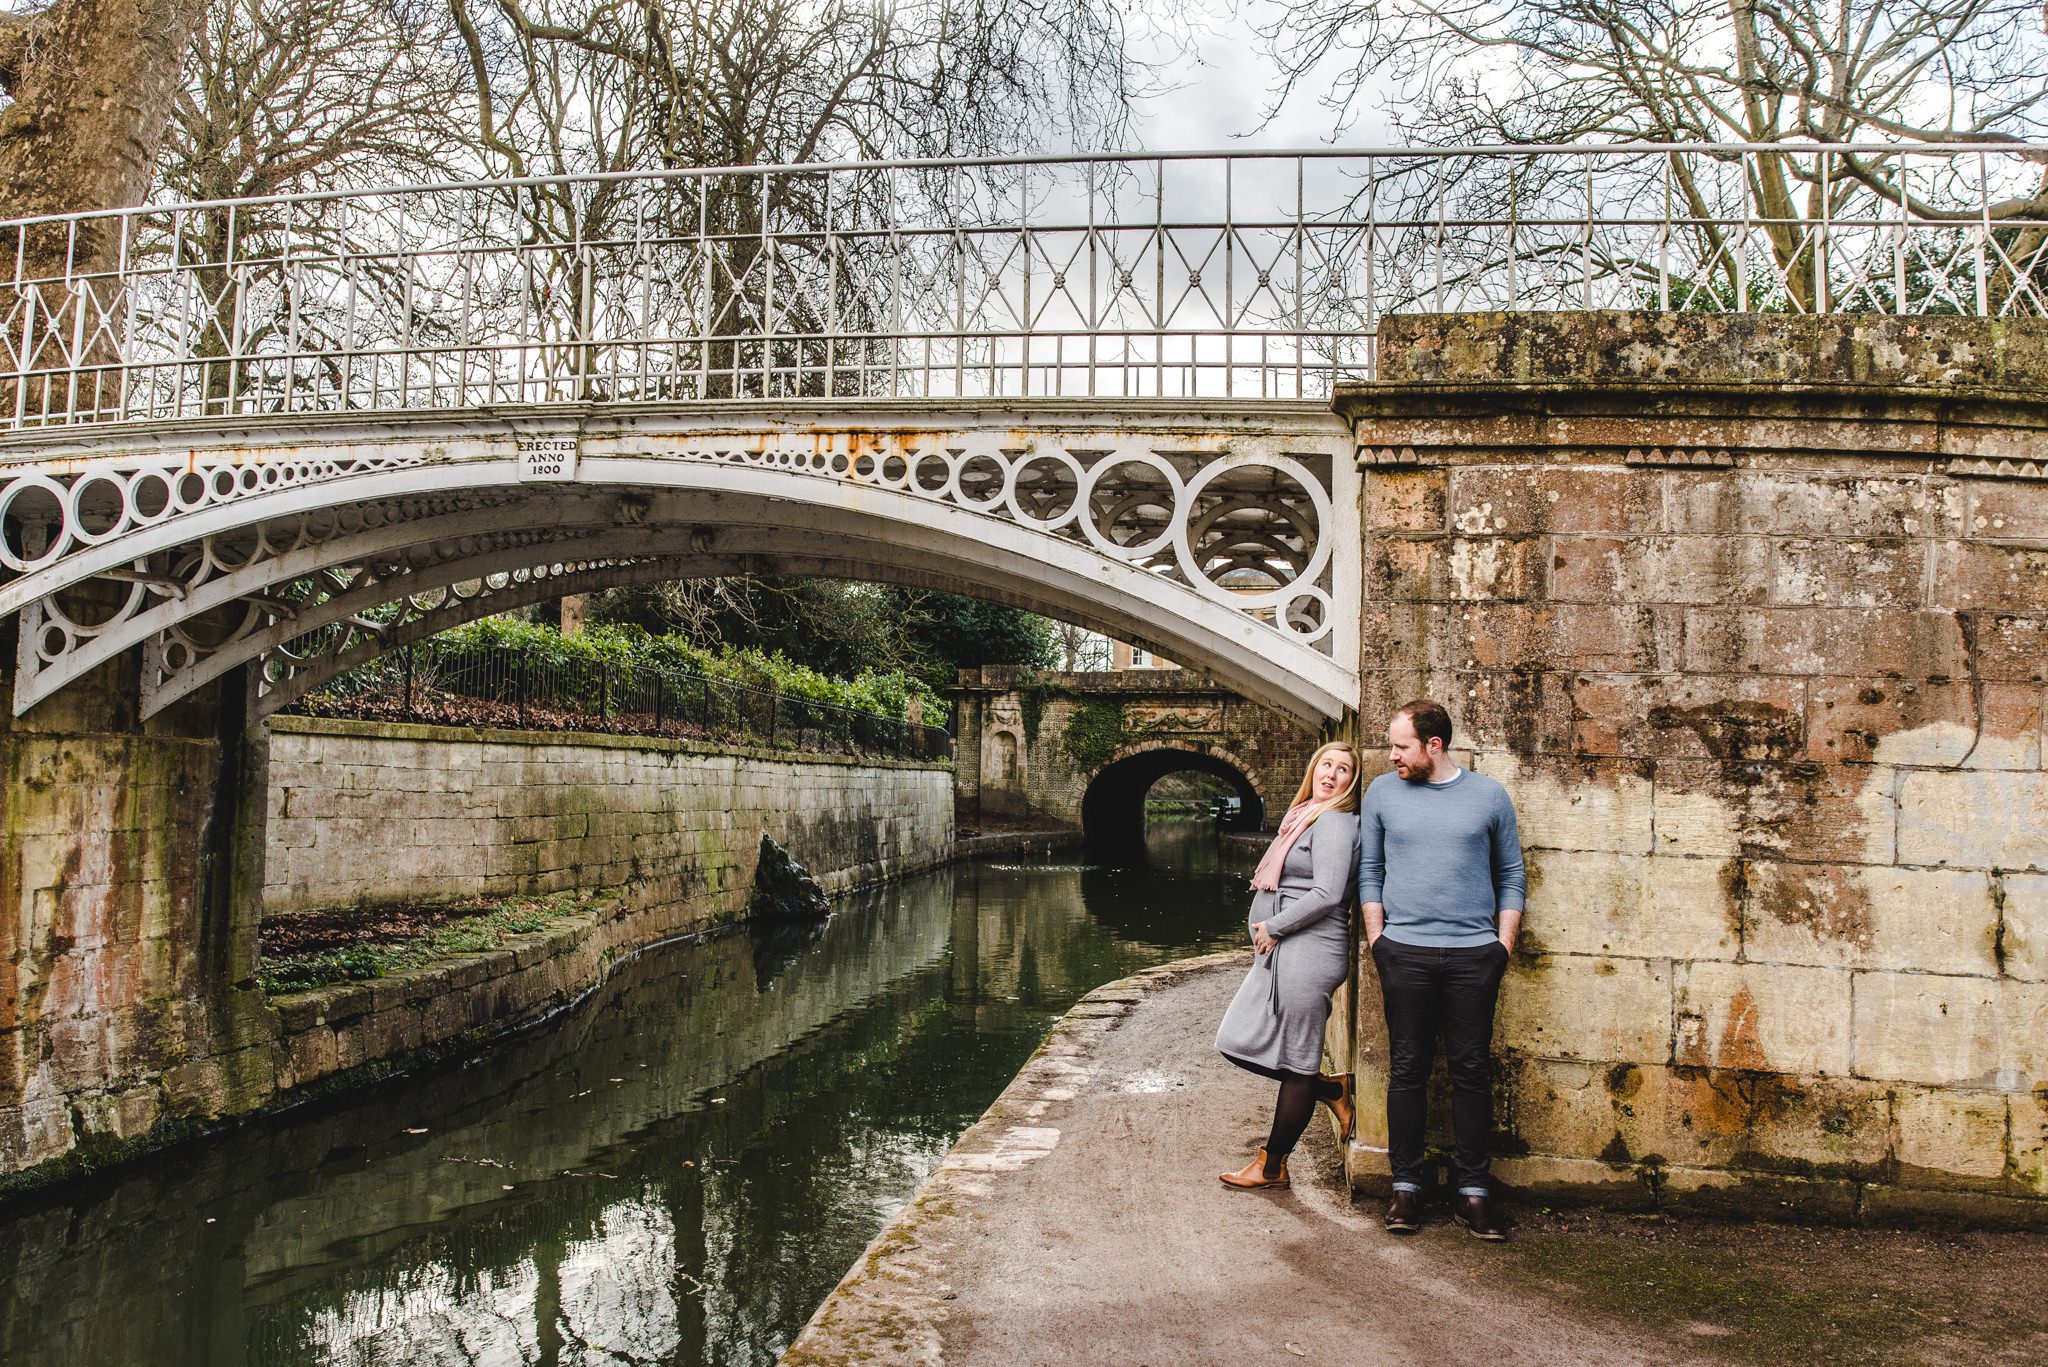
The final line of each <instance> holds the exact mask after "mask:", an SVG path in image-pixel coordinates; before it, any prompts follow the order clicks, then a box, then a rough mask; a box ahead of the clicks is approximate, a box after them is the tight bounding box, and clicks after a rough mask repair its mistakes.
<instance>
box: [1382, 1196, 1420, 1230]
mask: <svg viewBox="0 0 2048 1367" xmlns="http://www.w3.org/2000/svg"><path fill="white" fill-rule="evenodd" d="M1382 1223H1383V1224H1385V1225H1386V1227H1387V1232H1388V1233H1389V1234H1413V1233H1414V1232H1415V1231H1416V1230H1418V1229H1421V1228H1422V1193H1421V1192H1419V1191H1409V1190H1408V1189H1407V1188H1406V1187H1400V1188H1396V1189H1395V1191H1394V1201H1393V1204H1392V1205H1390V1206H1388V1207H1387V1218H1386V1219H1385V1220H1384V1221H1382Z"/></svg>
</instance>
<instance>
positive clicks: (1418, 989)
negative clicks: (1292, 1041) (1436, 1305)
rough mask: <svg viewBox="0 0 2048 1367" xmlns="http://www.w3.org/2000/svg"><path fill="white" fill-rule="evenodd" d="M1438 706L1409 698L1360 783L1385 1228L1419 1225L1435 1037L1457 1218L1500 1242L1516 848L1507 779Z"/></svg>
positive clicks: (1517, 924)
mask: <svg viewBox="0 0 2048 1367" xmlns="http://www.w3.org/2000/svg"><path fill="white" fill-rule="evenodd" d="M1450 743H1451V718H1450V714H1449V713H1448V712H1446V711H1445V710H1444V708H1443V705H1442V704H1441V703H1435V702H1430V701H1428V700H1426V699H1425V700H1420V701H1417V702H1411V703H1409V704H1408V705H1407V706H1405V707H1403V708H1402V709H1401V710H1400V711H1398V712H1396V713H1395V714H1394V719H1393V720H1392V721H1391V722H1389V723H1388V724H1387V758H1388V760H1389V761H1391V762H1392V764H1393V772H1392V773H1388V774H1381V775H1380V776H1379V777H1378V778H1376V779H1374V780H1373V781H1372V784H1371V786H1370V787H1368V788H1367V789H1366V790H1365V800H1364V801H1363V803H1362V804H1361V805H1360V808H1359V818H1358V896H1359V900H1360V901H1362V902H1364V903H1365V937H1366V942H1367V944H1368V945H1369V946H1370V949H1371V953H1372V960H1373V964H1374V965H1375V966H1376V967H1377V968H1378V969H1379V975H1380V993H1381V996H1382V997H1383V998H1384V1000H1385V1003H1386V1010H1387V1041H1388V1076H1387V1158H1388V1160H1389V1162H1390V1164H1391V1166H1392V1167H1393V1171H1394V1200H1393V1204H1392V1205H1391V1206H1389V1207H1388V1209H1387V1217H1386V1226H1387V1228H1388V1229H1389V1230H1391V1231H1393V1232H1394V1233H1396V1234H1412V1233H1414V1232H1415V1231H1416V1230H1417V1229H1418V1228H1420V1227H1421V1223H1422V1139H1423V1129H1424V1126H1425V1121H1426V1096H1427V1091H1428V1086H1429V1070H1430V1067H1431V1065H1432V1064H1434V1063H1435V1061H1436V1042H1437V1036H1438V1035H1439V1034H1441V1035H1442V1036H1443V1040H1444V1057H1445V1062H1446V1063H1447V1064H1448V1065H1449V1069H1450V1075H1451V1129H1452V1133H1453V1136H1454V1138H1455V1139H1456V1141H1457V1178H1458V1195H1457V1201H1456V1206H1455V1212H1456V1217H1457V1219H1458V1222H1459V1223H1460V1224H1463V1225H1464V1226H1465V1228H1466V1229H1467V1230H1468V1231H1470V1232H1471V1234H1472V1235H1473V1237H1475V1238H1479V1239H1494V1240H1498V1239H1505V1238H1506V1237H1507V1230H1506V1227H1505V1226H1504V1225H1503V1224H1502V1222H1501V1219H1500V1216H1499V1213H1498V1212H1497V1211H1496V1210H1495V1209H1494V1204H1493V1198H1492V1190H1491V1185H1490V1183H1489V1180H1488V1170H1487V1156H1486V1150H1487V1141H1488V1140H1489V1139H1490V1138H1491V1136H1492V1133H1493V1007H1494V1002H1495V1000H1496V999H1497V998H1498V997H1499V995H1500V980H1501V975H1502V974H1503V973H1504V972H1505V971H1506V970H1507V966H1508V956H1509V955H1510V954H1512V953H1513V952H1514V948H1515V936H1516V934H1517V932H1519V931H1520V930H1521V926H1522V906H1523V897H1524V894H1525V892H1526V891H1527V888H1526V883H1525V880H1524V877H1523V873H1522V845H1521V839H1520V837H1519V836H1518V835H1517V833H1516V830H1515V809H1514V805H1513V804H1512V803H1511V802H1510V801H1509V800H1508V795H1507V792H1506V790H1505V789H1503V788H1502V787H1501V786H1500V784H1498V783H1496V782H1494V781H1493V780H1492V779H1490V778H1487V777H1485V776H1483V775H1480V774H1475V773H1471V772H1469V771H1467V770H1464V769H1460V768H1459V767H1458V766H1457V765H1456V764H1454V763H1452V762H1451V758H1450V756H1449V755H1448V754H1446V753H1445V751H1446V750H1447V749H1448V748H1449V746H1450Z"/></svg>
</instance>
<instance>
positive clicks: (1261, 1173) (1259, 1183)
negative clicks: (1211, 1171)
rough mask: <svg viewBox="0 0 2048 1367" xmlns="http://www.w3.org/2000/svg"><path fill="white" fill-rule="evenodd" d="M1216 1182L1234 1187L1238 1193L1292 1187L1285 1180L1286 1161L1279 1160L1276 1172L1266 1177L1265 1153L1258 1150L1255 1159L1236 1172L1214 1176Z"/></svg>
mask: <svg viewBox="0 0 2048 1367" xmlns="http://www.w3.org/2000/svg"><path fill="white" fill-rule="evenodd" d="M1216 1180H1217V1181H1219V1182H1221V1183H1222V1184H1223V1185H1224V1186H1226V1187H1236V1188H1237V1189H1238V1190H1239V1191H1279V1190H1284V1189H1285V1188H1287V1187H1289V1186H1291V1185H1293V1184H1292V1183H1291V1182H1289V1181H1288V1180H1287V1160H1286V1159H1285V1158H1282V1159H1281V1160H1280V1168H1279V1171H1278V1172H1276V1173H1275V1174H1274V1175H1273V1176H1271V1177H1268V1176H1266V1151H1265V1150H1264V1149H1260V1150H1259V1156H1258V1157H1257V1158H1254V1159H1253V1160H1252V1161H1251V1162H1249V1163H1247V1164H1245V1165H1244V1166H1243V1167H1241V1168H1239V1169H1238V1170H1237V1171H1236V1172H1221V1173H1218V1174H1216Z"/></svg>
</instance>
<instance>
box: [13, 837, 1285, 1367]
mask: <svg viewBox="0 0 2048 1367" xmlns="http://www.w3.org/2000/svg"><path fill="white" fill-rule="evenodd" d="M1244 863H1245V861H1241V860H1238V859H1235V858H1230V859H1229V869H1228V870H1226V868H1225V867H1224V866H1223V864H1222V863H1221V862H1219V855H1218V853H1217V850H1216V847H1215V844H1214V840H1213V836H1211V835H1210V834H1209V832H1208V830H1207V828H1206V827H1204V826H1201V825H1199V824H1194V823H1183V824H1176V825H1165V826H1155V827H1154V828H1153V829H1152V831H1151V832H1150V833H1149V834H1148V837H1147V850H1146V854H1145V858H1143V859H1142V860H1140V861H1138V862H1136V863H1134V864H1132V865H1130V866H1127V867H1106V866H1086V865H1083V864H1081V863H1079V862H1064V863H1063V862H1058V861H1057V860H1055V861H1053V862H1045V861H1034V862H1023V861H1020V862H1017V863H979V864H974V863H970V864H963V865H959V866H956V867H954V868H951V869H947V870H943V871H941V872H939V873H937V874H934V875H930V876H928V877H924V878H920V879H917V880H914V881H911V882H907V883H903V884H899V885H896V886H893V887H889V888H885V889H882V890H879V891H877V892H874V893H871V894H867V895H864V896H860V897H856V898H853V899H849V900H848V901H847V902H845V903H843V904H842V905H841V906H840V908H839V909H838V911H837V912H836V914H835V915H834V916H833V917H832V918H831V920H829V921H828V922H826V923H824V924H823V925H822V926H820V927H817V928H814V929H810V930H806V931H803V932H783V933H779V934H767V933H738V934H733V935H729V936H726V937H724V938H722V939H718V940H715V941H712V942H710V943H704V944H694V945H684V946H676V947H673V948H670V949H666V950H663V951H660V952H657V953H655V954H651V955H649V956H647V957H645V958H643V959H642V960H640V961H639V962H638V963H636V964H634V965H633V966H631V967H630V968H629V969H627V970H626V971H625V972H623V973H621V974H620V975H619V976H618V977H617V978H616V979H615V980H614V982H613V983H612V984H611V985H609V986H608V987H607V989H606V990H605V992H604V993H603V994H602V995H601V998H600V999H598V1000H595V1001H593V1002H592V1003H590V1004H589V1005H588V1006H586V1007H585V1008H584V1009H583V1010H581V1011H579V1012H577V1013H576V1014H575V1015H574V1016H573V1017H571V1018H569V1019H567V1020H563V1021H559V1022H556V1023H554V1024H553V1025H551V1026H549V1027H547V1028H546V1029H545V1030H544V1031H541V1032H537V1033H536V1034H534V1035H533V1036H531V1037H529V1038H527V1039H524V1040H522V1041H520V1042H518V1043H516V1044H513V1045H510V1046H507V1047H504V1048H501V1049H499V1050H496V1051H494V1052H493V1053H491V1054H490V1055H489V1056H488V1057H487V1058H485V1059H483V1060H481V1061H479V1062H477V1063H474V1064H471V1065H470V1066H467V1067H464V1068H459V1069H454V1070H450V1071H447V1072H443V1073H440V1074H437V1075H434V1076H431V1077H423V1078H419V1079H414V1080H411V1081H407V1082H403V1083H400V1084H396V1085H394V1086H392V1087H389V1088H386V1089H384V1090H381V1091H379V1092H377V1093H375V1094H374V1095H373V1096H371V1097H369V1098H366V1099H363V1100H361V1101H359V1102H358V1103H357V1104H355V1105H353V1106H351V1107H349V1108H347V1109H344V1110H340V1111H336V1112H333V1113H330V1114H327V1115H323V1116H318V1117H309V1118H304V1119H300V1120H297V1121H294V1122H290V1123H282V1124H277V1125H274V1126H270V1127H266V1128H264V1129H262V1130H254V1131H248V1132H243V1133H240V1134H237V1135H234V1136H232V1137H230V1138H227V1139H224V1140H221V1141H218V1142H214V1143H211V1144H207V1145H205V1146H203V1147H200V1148H198V1149H195V1150H193V1151H190V1152H185V1153H179V1154H174V1155H171V1156H168V1157H165V1158H161V1159H158V1160H155V1161H153V1162H152V1163H150V1164H148V1165H147V1166H146V1169H145V1170H144V1171H140V1172H137V1173H134V1174H132V1175H128V1176H125V1177H123V1178H122V1179H120V1180H119V1181H118V1182H115V1183H112V1184H109V1185H107V1186H104V1187H102V1188H101V1189H98V1190H95V1191H93V1192H91V1193H88V1194H84V1195H79V1196H76V1197H74V1198H72V1199H70V1200H67V1201H62V1202H53V1203H47V1204H45V1205H42V1206H40V1207H38V1208H34V1209H29V1210H22V1211H16V1212H14V1213H13V1214H11V1215H9V1216H6V1217H4V1218H0V1278H4V1281H0V1296H4V1297H5V1300H4V1304H0V1362H5V1363H7V1364H10V1367H42V1365H43V1364H51V1365H52V1367H55V1364H65V1367H85V1365H89V1364H145V1363H147V1364H192V1367H202V1365H204V1367H223V1365H232V1364H244V1363H247V1364H286V1363H291V1364H298V1363H308V1364H312V1363H317V1364H349V1365H350V1367H387V1365H389V1367H397V1365H398V1364H406V1365H407V1367H413V1365H414V1364H418V1365H421V1367H424V1365H425V1364H437V1365H438V1364H486V1363H489V1364H497V1363H505V1364H527V1363H539V1364H555V1363H564V1364H567V1363H574V1364H599V1363H604V1364H612V1363H620V1364H623V1363H748V1364H751V1363H768V1362H772V1361H773V1360H774V1359H775V1357H776V1355H777V1354H778V1353H779V1352H780V1350H781V1349H782V1348H783V1347H784V1346H785V1345H786V1344H787V1343H788V1341H789V1339H790V1338H791V1337H792V1336H793V1335H794V1334H795V1332H796V1331H797V1330H798V1329H799V1328H801V1327H802V1325H803V1322H804V1321H805V1320H806V1319H807V1318H808V1317H809V1316H810V1313H811V1311H812V1310H813V1309H814V1308H815V1307H816V1306H817V1304H818V1302H819V1301H821V1300H822V1299H823V1298H824V1296H825V1294H826V1293H827V1292H828V1291H830V1290H831V1288H832V1286H833V1284H834V1283H835V1282H836V1281H837V1280H838V1279H839V1277H840V1275H841V1274H842V1273H844V1272H845V1270H846V1269H847V1268H848V1267H849V1266H850V1265H851V1264H852V1262H853V1260H854V1258H855V1257H856V1256H858V1254H859V1253H860V1251H861V1249H862V1248H863V1247H864V1246H865V1245H866V1243H867V1241H868V1240H869V1239H870V1238H871V1237H873V1235H874V1233H875V1232H876V1230H878V1229H879V1228H880V1227H881V1225H882V1224H883V1222H884V1221H886V1220H887V1219H888V1217H889V1216H890V1215H891V1214H893V1213H894V1212H895V1211H896V1210H897V1209H898V1208H899V1207H900V1206H901V1205H902V1204H903V1203H904V1202H905V1201H906V1200H907V1199H908V1198H909V1196H910V1195H911V1194H912V1193H913V1192H914V1191H915V1190H916V1188H917V1186H918V1184H919V1183H920V1182H922V1181H923V1179H924V1178H925V1176H926V1175H927V1174H928V1173H929V1172H930V1171H931V1170H932V1169H933V1168H934V1167H935V1166H936V1165H937V1163H938V1162H939V1160H940V1158H942V1157H943V1156H944V1154H945V1152H946V1150H947V1148H949V1147H950V1146H951V1144H952V1142H953V1140H954V1139H955V1138H956V1137H957V1136H958V1135H959V1133H960V1132H961V1131H962V1130H963V1129H965V1128H966V1126H967V1125H968V1124H970V1123H971V1122H972V1121H973V1120H974V1118H975V1117H976V1116H977V1115H979V1114H980V1113H981V1111H982V1110H983V1109H984V1108H985V1107H986V1106H987V1105H988V1103H989V1102H990V1101H991V1100H993V1099H994V1097H995V1095H996V1094H997V1093H998V1092H999V1091H1001V1090H1002V1088H1003V1086H1004V1084H1005V1083H1007V1082H1008V1080H1009V1079H1010V1077H1011V1076H1012V1075H1013V1074H1014V1073H1015V1071H1016V1070H1017V1068H1018V1067H1019V1066H1020V1065H1021V1064H1022V1063H1023V1061H1024V1060H1025V1058H1026V1057H1028V1056H1029V1054H1030V1053H1031V1051H1032V1050H1033V1049H1034V1048H1035V1047H1036V1046H1037V1043H1038V1041H1039V1040H1040V1039H1041V1038H1042V1037H1043V1035H1044V1033H1045V1031H1046V1029H1047V1028H1048V1026H1049V1025H1050V1024H1051V1023H1052V1021H1053V1020H1054V1018H1055V1017H1057V1016H1058V1014H1059V1013H1060V1012H1061V1011H1063V1010H1065V1009H1066V1007H1067V1006H1068V1005H1070V1004H1071V1003H1072V1002H1073V1001H1074V1000H1075V998H1077V997H1078V996H1080V995H1081V994H1082V993H1084V992H1086V991H1087V990H1088V989H1090V988H1091V987H1094V986H1096V985H1098V984H1100V983H1103V982H1106V981H1108V980H1110V979H1112V978H1117V977H1121V976H1122V975H1124V974H1126V973H1130V972H1132V971H1134V970H1136V969H1138V968H1141V967H1144V966H1145V965H1148V964H1153V963H1158V962H1162V961H1165V960H1168V959H1173V958H1179V957H1182V956H1184V955H1187V954H1192V953H1199V952H1203V951H1205V950H1208V949H1212V948H1219V947H1223V946H1227V945H1236V944H1240V943H1242V941H1243V930H1242V926H1243V920H1242V916H1243V899H1242V896H1241V894H1240V892H1239V889H1240V888H1242V886H1243V874H1244V871H1245V869H1244V867H1242V865H1243V864H1244Z"/></svg>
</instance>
